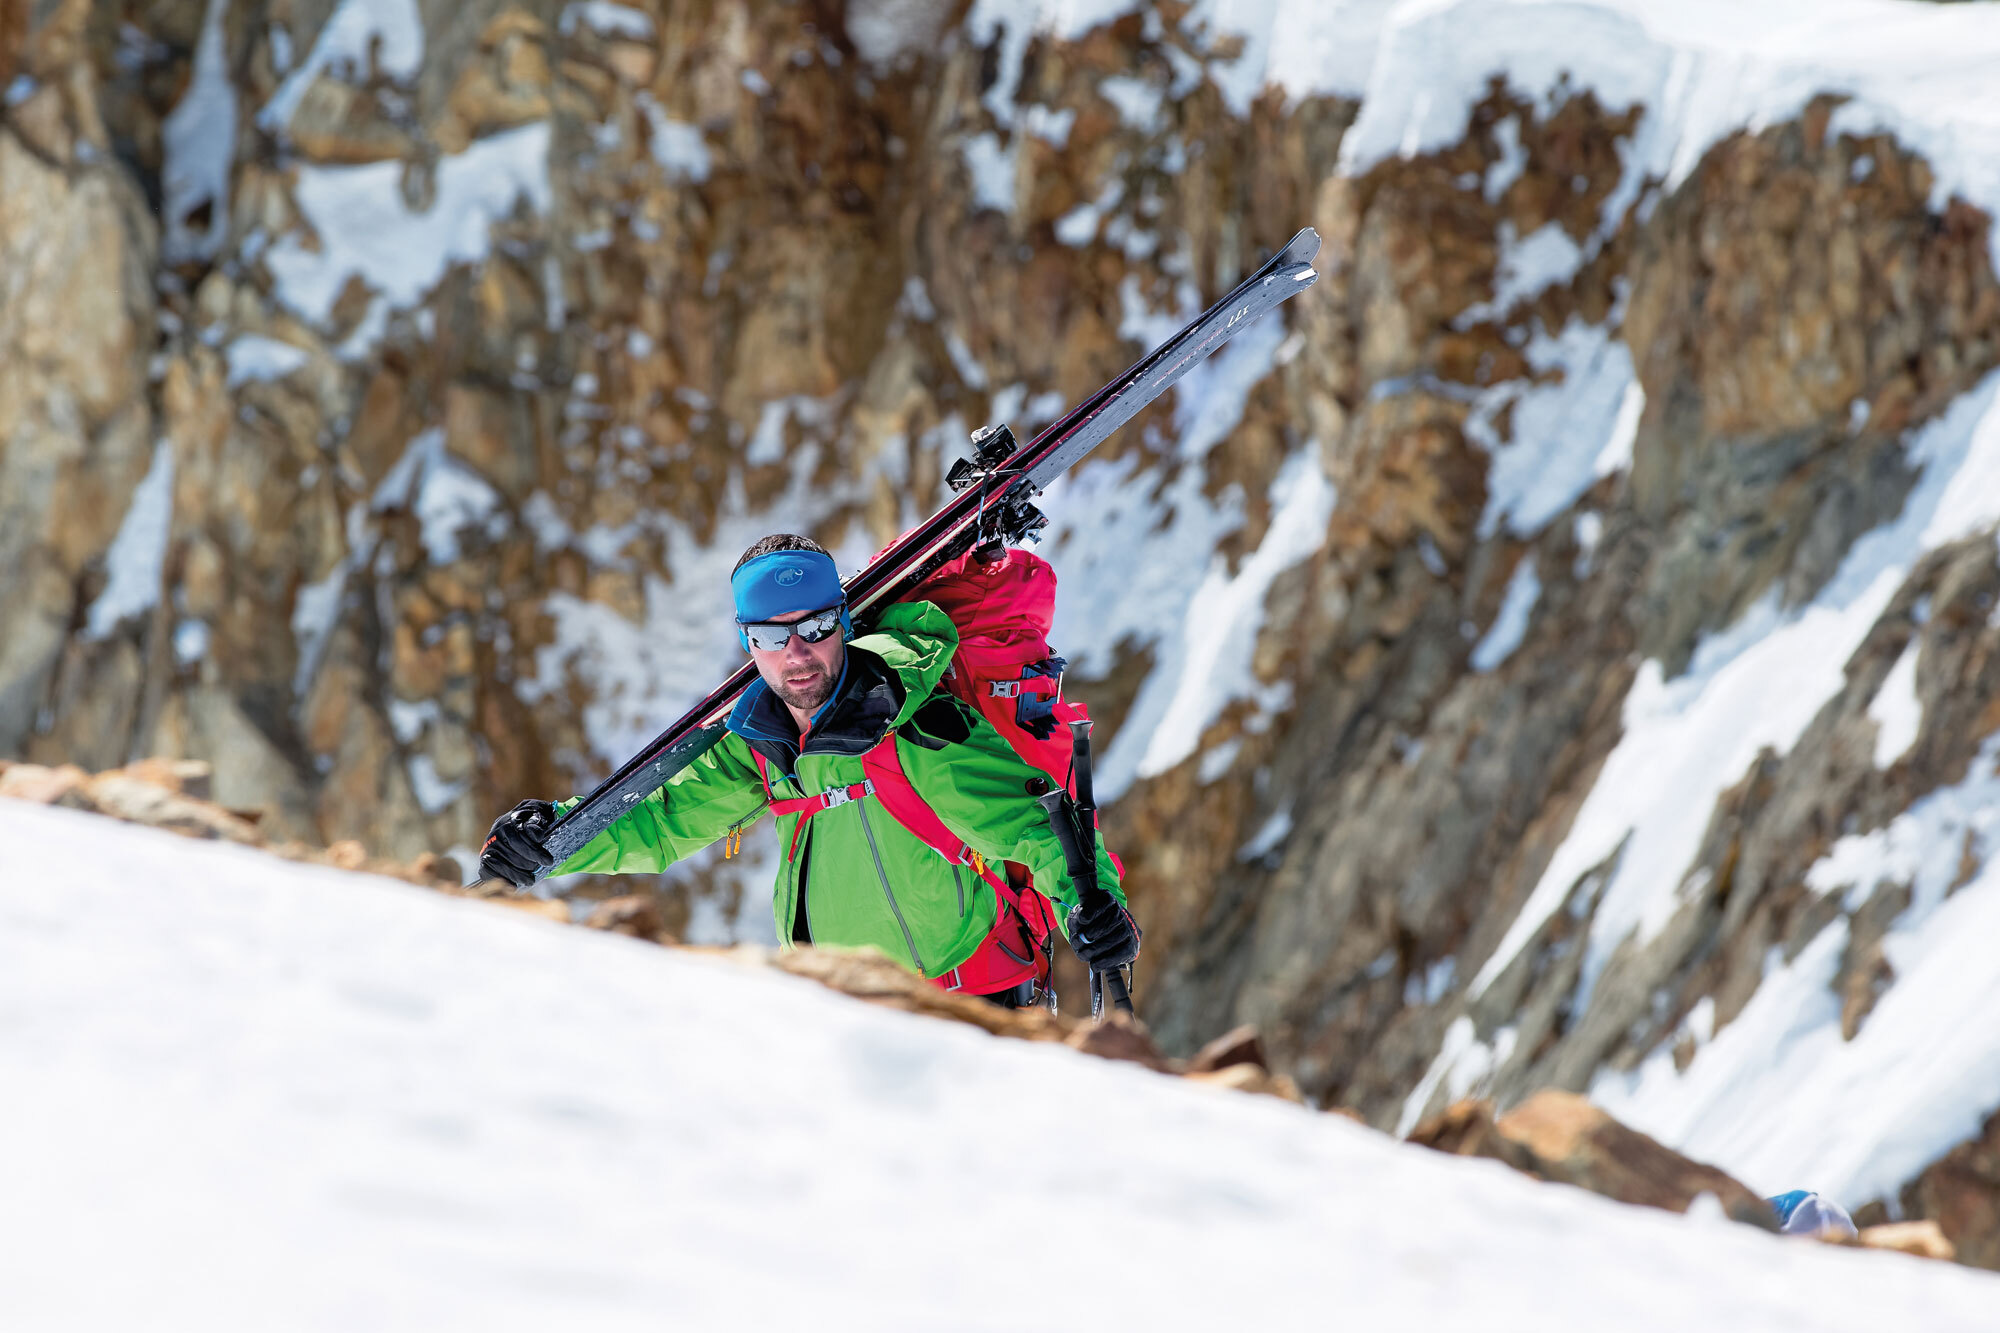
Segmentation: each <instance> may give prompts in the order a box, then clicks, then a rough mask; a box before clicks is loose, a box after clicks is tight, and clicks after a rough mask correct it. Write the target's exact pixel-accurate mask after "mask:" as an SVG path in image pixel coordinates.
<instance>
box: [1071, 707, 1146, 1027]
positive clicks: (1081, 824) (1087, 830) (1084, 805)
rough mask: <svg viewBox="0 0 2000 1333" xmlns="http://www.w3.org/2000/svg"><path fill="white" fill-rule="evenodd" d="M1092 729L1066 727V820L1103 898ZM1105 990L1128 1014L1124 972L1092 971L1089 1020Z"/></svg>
mask: <svg viewBox="0 0 2000 1333" xmlns="http://www.w3.org/2000/svg"><path fill="white" fill-rule="evenodd" d="M1093 725H1095V724H1093V723H1092V722H1091V720H1090V719H1089V718H1087V717H1084V718H1077V719H1075V720H1074V721H1072V722H1071V723H1070V724H1069V741H1070V748H1069V760H1070V776H1071V779H1072V780H1073V781H1074V782H1075V784H1076V800H1075V802H1074V803H1072V804H1071V806H1070V810H1069V817H1070V819H1071V820H1072V821H1073V822H1074V823H1075V825H1076V841H1077V851H1078V854H1079V855H1080V856H1081V857H1082V858H1083V862H1084V865H1085V867H1086V871H1085V873H1086V875H1087V876H1088V880H1089V885H1090V888H1091V889H1092V890H1094V891H1096V892H1097V893H1099V894H1105V891H1104V889H1103V888H1102V887H1101V886H1100V885H1099V884H1098V882H1097V793H1096V790H1095V789H1094V788H1093V787H1092V785H1091V776H1090V731H1091V727H1092V726H1093ZM1105 896H1106V897H1109V896H1110V895H1109V894H1105ZM1105 990H1109V991H1110V992H1111V1004H1112V1007H1113V1008H1117V1009H1122V1010H1124V1011H1125V1012H1126V1013H1128V1014H1129V1013H1131V1012H1132V983H1131V979H1130V977H1129V975H1128V974H1127V972H1126V970H1125V969H1124V968H1122V967H1118V968H1113V969H1112V970H1111V971H1109V972H1098V971H1095V970H1093V971H1092V972H1091V974H1090V1015H1091V1017H1092V1018H1096V1017H1098V1016H1099V1015H1100V1014H1101V1013H1102V1012H1103V1009H1104V997H1103V994H1102V992H1103V991H1105Z"/></svg>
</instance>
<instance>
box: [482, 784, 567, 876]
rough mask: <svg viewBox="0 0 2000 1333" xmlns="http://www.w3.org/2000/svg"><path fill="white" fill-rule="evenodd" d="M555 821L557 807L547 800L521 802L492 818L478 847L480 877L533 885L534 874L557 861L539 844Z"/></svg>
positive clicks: (547, 834)
mask: <svg viewBox="0 0 2000 1333" xmlns="http://www.w3.org/2000/svg"><path fill="white" fill-rule="evenodd" d="M555 820H556V808H555V806H554V805H553V804H551V803H550V802H548V801H523V802H521V803H520V804H519V805H517V806H515V807H514V808H513V809H512V810H509V811H508V812H507V813H506V814H504V815H502V816H500V818H498V819H496V820H494V821H493V830H492V832H490V833H488V834H487V835H486V845H485V846H484V847H482V848H480V849H479V873H480V875H481V877H482V878H486V879H504V880H506V881H507V882H508V883H509V884H512V885H513V886H514V887H515V888H517V889H525V888H528V887H529V886H530V885H532V884H533V883H534V882H535V877H536V875H538V874H540V873H541V872H542V871H544V870H547V869H548V868H549V867H550V866H552V865H554V864H555V863H556V858H555V857H554V856H552V855H550V854H549V849H548V848H547V847H545V846H543V845H542V842H543V839H545V838H547V837H548V836H549V829H550V827H551V826H552V825H553V824H554V823H555Z"/></svg>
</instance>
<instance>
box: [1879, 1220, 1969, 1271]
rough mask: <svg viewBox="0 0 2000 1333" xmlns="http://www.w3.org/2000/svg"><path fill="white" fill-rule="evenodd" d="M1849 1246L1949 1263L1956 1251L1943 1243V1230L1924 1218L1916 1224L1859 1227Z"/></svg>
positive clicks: (1950, 1244)
mask: <svg viewBox="0 0 2000 1333" xmlns="http://www.w3.org/2000/svg"><path fill="white" fill-rule="evenodd" d="M1853 1243H1854V1244H1856V1245H1859V1246H1860V1247H1861V1248H1863V1249H1865V1250H1894V1251H1896V1253H1898V1254H1912V1255H1915V1256H1916V1257H1917V1258H1919V1259H1943V1260H1945V1261H1946V1262H1950V1261H1951V1260H1953V1259H1956V1258H1957V1257H1958V1250H1957V1249H1956V1247H1954V1246H1953V1245H1952V1243H1951V1242H1950V1241H1948V1240H1946V1239H1945V1236H1944V1230H1943V1228H1941V1227H1939V1226H1938V1224H1937V1222H1936V1221H1935V1220H1934V1219H1932V1218H1928V1217H1927V1218H1924V1219H1922V1220H1921V1221H1916V1222H1884V1223H1883V1224H1882V1225H1880V1226H1873V1227H1863V1228H1862V1229H1861V1234H1860V1235H1858V1236H1856V1237H1855V1238H1854V1241H1853Z"/></svg>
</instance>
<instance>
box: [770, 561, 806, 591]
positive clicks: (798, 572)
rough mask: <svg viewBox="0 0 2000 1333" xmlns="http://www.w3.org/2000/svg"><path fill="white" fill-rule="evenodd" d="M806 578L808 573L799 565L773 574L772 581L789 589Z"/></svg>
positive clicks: (786, 567) (788, 566)
mask: <svg viewBox="0 0 2000 1333" xmlns="http://www.w3.org/2000/svg"><path fill="white" fill-rule="evenodd" d="M805 576H806V572H805V571H804V570H803V569H800V568H799V567H798V566H797V565H787V566H785V567H784V568H783V569H781V570H779V571H778V572H777V573H775V574H773V575H772V576H771V580H772V582H774V583H776V584H777V585H778V586H779V587H781V588H789V587H791V586H792V585H793V584H795V583H797V582H798V581H799V580H800V579H802V578H804V577H805Z"/></svg>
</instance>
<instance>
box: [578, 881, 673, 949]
mask: <svg viewBox="0 0 2000 1333" xmlns="http://www.w3.org/2000/svg"><path fill="white" fill-rule="evenodd" d="M583 924H584V925H586V926H589V927H590V928H591V929H592V930H608V931H610V932H612V933H613V934H616V935H630V936H631V937H632V938H633V939H638V940H653V941H656V942H659V943H662V944H665V943H669V942H671V941H672V939H673V937H672V936H671V935H669V934H668V933H667V928H666V925H665V924H664V923H663V922H662V920H661V918H660V902H659V899H657V898H655V897H653V896H652V895H651V894H646V893H631V894H626V895H625V896H624V897H622V898H607V899H605V900H604V901H603V902H601V903H599V904H598V905H597V906H596V907H594V908H592V909H591V913H590V915H589V916H587V917H585V918H584V919H583Z"/></svg>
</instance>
